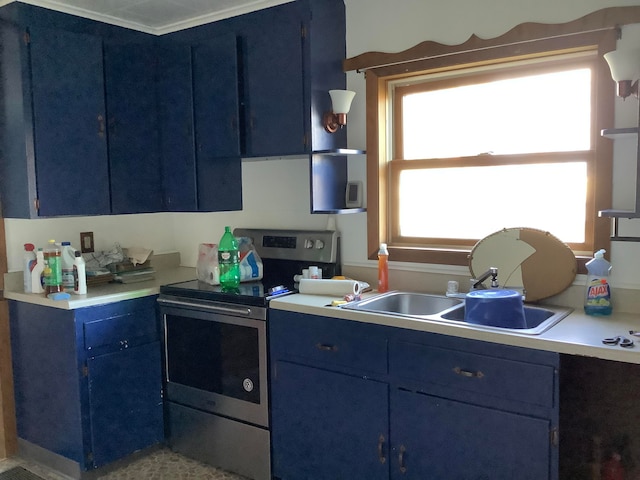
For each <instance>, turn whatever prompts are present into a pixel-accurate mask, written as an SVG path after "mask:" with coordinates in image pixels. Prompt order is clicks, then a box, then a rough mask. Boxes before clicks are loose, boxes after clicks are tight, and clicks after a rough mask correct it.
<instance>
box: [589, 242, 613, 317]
mask: <svg viewBox="0 0 640 480" xmlns="http://www.w3.org/2000/svg"><path fill="white" fill-rule="evenodd" d="M605 251H606V250H604V249H602V250H598V251H597V252H596V253H595V254H594V258H593V259H592V260H589V261H588V262H587V264H586V267H587V272H588V274H587V284H586V287H585V298H584V313H586V314H587V315H611V311H612V310H613V308H612V305H611V285H610V284H609V275H610V274H611V264H610V263H609V262H608V261H607V260H605V258H604V254H605Z"/></svg>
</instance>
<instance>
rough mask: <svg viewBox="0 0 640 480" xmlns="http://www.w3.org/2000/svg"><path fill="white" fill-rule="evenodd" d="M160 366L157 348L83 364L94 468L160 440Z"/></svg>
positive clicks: (156, 345)
mask: <svg viewBox="0 0 640 480" xmlns="http://www.w3.org/2000/svg"><path fill="white" fill-rule="evenodd" d="M161 365H162V361H161V358H160V342H153V343H149V344H146V345H142V346H139V347H134V348H127V349H125V350H123V351H121V352H114V353H110V354H106V355H101V356H99V357H93V358H89V359H88V360H87V367H88V380H89V415H90V418H91V443H92V445H93V464H94V467H100V466H102V465H106V464H108V463H111V462H113V461H115V460H117V459H119V458H122V457H124V456H126V455H128V454H129V453H131V452H135V451H137V450H141V449H143V448H145V447H148V446H149V445H150V444H153V443H159V442H161V441H162V440H163V438H164V427H163V410H162V394H161V391H160V389H159V388H158V379H159V378H161V375H162V372H161ZM116 385H117V388H114V386H116Z"/></svg>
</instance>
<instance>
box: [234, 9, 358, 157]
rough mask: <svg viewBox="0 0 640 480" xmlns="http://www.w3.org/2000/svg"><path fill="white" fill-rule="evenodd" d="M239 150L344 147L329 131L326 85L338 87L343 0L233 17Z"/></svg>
mask: <svg viewBox="0 0 640 480" xmlns="http://www.w3.org/2000/svg"><path fill="white" fill-rule="evenodd" d="M237 22H238V23H239V27H238V29H239V31H240V33H241V39H242V44H241V47H242V48H241V51H240V53H241V55H240V61H241V74H242V82H241V89H240V96H241V102H242V112H243V117H244V118H243V120H244V122H243V125H244V136H243V139H242V140H243V142H242V144H243V155H244V156H248V157H268V156H275V155H295V154H305V153H310V152H312V151H315V150H328V149H336V148H344V147H346V132H345V131H344V130H342V131H339V132H337V133H335V134H329V133H327V132H326V131H325V130H324V128H323V127H322V115H323V113H324V112H325V111H329V110H330V109H331V101H330V98H329V90H330V89H344V88H345V85H346V80H345V74H344V72H343V71H342V60H343V59H344V58H345V12H344V3H343V1H342V0H321V1H318V0H301V1H297V2H293V3H288V4H285V5H282V6H279V7H274V8H270V9H266V10H261V11H258V12H254V13H252V14H249V15H243V16H242V17H239V18H238V20H237Z"/></svg>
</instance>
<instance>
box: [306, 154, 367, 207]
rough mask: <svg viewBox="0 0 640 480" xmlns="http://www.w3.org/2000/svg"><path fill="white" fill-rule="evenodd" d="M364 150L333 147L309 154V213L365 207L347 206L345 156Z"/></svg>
mask: <svg viewBox="0 0 640 480" xmlns="http://www.w3.org/2000/svg"><path fill="white" fill-rule="evenodd" d="M365 153H366V152H365V151H364V150H355V149H350V148H335V149H331V150H316V151H314V152H313V153H312V154H311V155H310V163H311V164H310V169H311V213H329V214H334V213H335V214H342V213H360V212H366V208H363V207H359V208H347V207H346V199H345V193H346V192H345V189H346V186H347V181H348V178H347V158H348V157H350V156H354V155H364V154H365Z"/></svg>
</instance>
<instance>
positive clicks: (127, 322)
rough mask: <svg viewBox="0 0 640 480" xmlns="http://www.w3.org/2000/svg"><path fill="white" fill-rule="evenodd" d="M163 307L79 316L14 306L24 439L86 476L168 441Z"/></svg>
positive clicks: (145, 305) (151, 300)
mask: <svg viewBox="0 0 640 480" xmlns="http://www.w3.org/2000/svg"><path fill="white" fill-rule="evenodd" d="M155 300H156V297H155V296H151V297H145V298H141V299H134V300H126V301H122V302H116V303H112V304H108V305H101V306H95V307H85V308H79V309H76V310H63V309H59V308H52V307H46V306H41V305H35V304H31V303H24V302H17V301H9V318H10V323H11V348H12V360H13V372H14V389H15V397H16V420H17V428H18V437H19V438H20V439H21V440H24V441H26V442H28V443H29V444H31V445H35V446H37V447H40V448H42V449H44V450H47V451H49V452H52V453H55V454H57V455H60V456H62V457H65V458H66V459H68V460H69V461H70V462H72V463H74V464H77V467H78V468H79V469H80V470H84V471H87V470H93V469H95V468H98V467H101V466H103V465H106V464H108V463H111V462H113V461H115V460H118V459H120V458H123V457H125V456H126V455H128V454H131V453H133V452H135V451H138V450H141V449H143V448H146V447H150V446H152V445H155V444H158V443H160V442H162V441H163V439H164V422H163V410H162V373H161V368H162V361H161V344H160V324H159V317H158V315H157V313H156V305H155V304H156V302H155ZM38 460H40V461H44V462H45V463H46V460H47V458H40V459H38Z"/></svg>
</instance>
